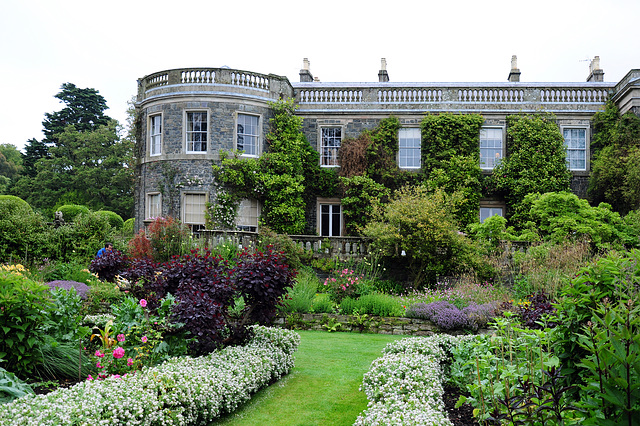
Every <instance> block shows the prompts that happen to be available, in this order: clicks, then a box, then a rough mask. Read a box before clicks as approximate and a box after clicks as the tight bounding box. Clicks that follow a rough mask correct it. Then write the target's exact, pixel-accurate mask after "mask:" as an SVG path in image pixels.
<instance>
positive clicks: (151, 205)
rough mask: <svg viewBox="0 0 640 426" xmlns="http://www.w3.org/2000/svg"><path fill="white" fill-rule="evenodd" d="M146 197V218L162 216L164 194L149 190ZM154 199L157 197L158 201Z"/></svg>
mask: <svg viewBox="0 0 640 426" xmlns="http://www.w3.org/2000/svg"><path fill="white" fill-rule="evenodd" d="M145 198H146V200H145V210H144V216H145V219H146V220H149V219H154V218H156V217H160V216H162V194H161V193H160V192H149V193H147V195H146V197H145ZM154 199H157V201H155V202H153V201H154ZM156 210H157V211H156Z"/></svg>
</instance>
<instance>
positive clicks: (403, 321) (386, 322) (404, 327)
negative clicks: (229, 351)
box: [273, 314, 466, 336]
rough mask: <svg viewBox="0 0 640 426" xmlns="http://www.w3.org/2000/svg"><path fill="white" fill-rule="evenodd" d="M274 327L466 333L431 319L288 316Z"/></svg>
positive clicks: (373, 332) (418, 334)
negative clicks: (443, 327)
mask: <svg viewBox="0 0 640 426" xmlns="http://www.w3.org/2000/svg"><path fill="white" fill-rule="evenodd" d="M273 325H274V326H276V327H284V328H288V329H292V330H321V331H348V332H355V333H372V334H398V335H407V336H432V335H434V334H439V333H448V334H454V335H456V334H466V332H465V331H462V330H455V331H451V330H447V331H443V330H440V329H439V328H438V327H436V326H435V324H433V323H432V322H431V321H427V320H421V319H415V318H401V317H376V316H370V315H335V314H288V315H286V316H280V317H278V318H276V320H275V321H274V324H273Z"/></svg>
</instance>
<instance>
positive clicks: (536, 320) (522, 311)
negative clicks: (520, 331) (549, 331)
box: [517, 292, 557, 329]
mask: <svg viewBox="0 0 640 426" xmlns="http://www.w3.org/2000/svg"><path fill="white" fill-rule="evenodd" d="M528 299H529V300H528V301H529V303H528V304H525V305H523V306H519V307H518V308H517V313H518V314H519V315H520V318H521V319H522V325H524V326H525V327H528V328H533V329H542V328H544V327H552V328H553V327H555V326H556V325H557V324H556V323H555V322H553V321H550V322H547V323H546V324H544V325H543V324H542V320H543V319H544V316H546V315H553V314H555V313H556V308H555V307H554V306H553V305H552V303H553V300H551V299H550V298H549V295H548V294H546V293H545V292H540V293H536V294H532V295H530V296H529V298H528Z"/></svg>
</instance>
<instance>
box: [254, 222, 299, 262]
mask: <svg viewBox="0 0 640 426" xmlns="http://www.w3.org/2000/svg"><path fill="white" fill-rule="evenodd" d="M267 246H273V249H274V250H276V251H282V252H284V254H285V256H286V257H287V260H288V261H289V266H291V267H292V268H293V269H296V270H298V269H300V268H302V265H303V262H306V261H308V260H310V256H311V253H305V250H304V249H303V248H302V247H300V246H298V245H297V244H296V243H295V242H294V241H293V240H292V239H291V238H290V237H289V236H288V235H285V234H278V233H276V232H274V231H273V230H272V229H271V228H269V227H267V226H261V227H260V231H259V234H258V249H260V250H264V249H266V247H267Z"/></svg>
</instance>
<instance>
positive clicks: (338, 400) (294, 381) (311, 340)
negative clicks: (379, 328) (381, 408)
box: [213, 331, 407, 426]
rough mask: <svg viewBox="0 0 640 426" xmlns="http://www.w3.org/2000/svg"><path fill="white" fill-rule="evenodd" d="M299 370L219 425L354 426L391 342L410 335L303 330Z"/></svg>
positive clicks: (297, 357)
mask: <svg viewBox="0 0 640 426" xmlns="http://www.w3.org/2000/svg"><path fill="white" fill-rule="evenodd" d="M299 333H300V337H301V342H300V346H299V348H298V351H297V352H296V363H295V368H294V369H293V370H292V371H291V373H290V374H289V375H288V376H286V377H284V378H283V379H282V380H280V381H279V382H277V383H275V384H273V385H271V386H269V387H268V388H266V389H263V390H262V391H260V392H258V393H257V394H256V395H254V396H253V398H252V399H251V401H249V402H248V403H247V404H245V405H244V406H242V407H241V408H240V409H239V410H237V411H236V412H234V413H232V414H230V415H229V416H226V417H224V418H222V419H220V420H218V421H217V422H215V423H213V424H215V425H227V426H244V425H251V426H255V425H270V426H271V425H274V426H275V425H292V426H293V425H296V426H302V425H304V426H314V425H322V426H334V425H335V426H342V425H345V426H346V425H349V426H350V425H353V423H354V421H355V420H356V418H357V417H358V414H360V413H361V412H362V411H363V410H364V409H365V408H367V398H366V396H365V394H364V392H360V391H359V390H358V388H359V386H360V384H361V383H362V377H363V376H364V374H365V373H366V372H367V371H368V370H369V367H370V366H371V362H373V360H374V359H376V358H378V357H380V356H381V355H382V349H383V348H384V347H385V346H386V345H387V343H389V342H392V341H394V340H397V339H400V338H403V337H407V336H391V335H383V334H357V333H327V332H322V331H299Z"/></svg>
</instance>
